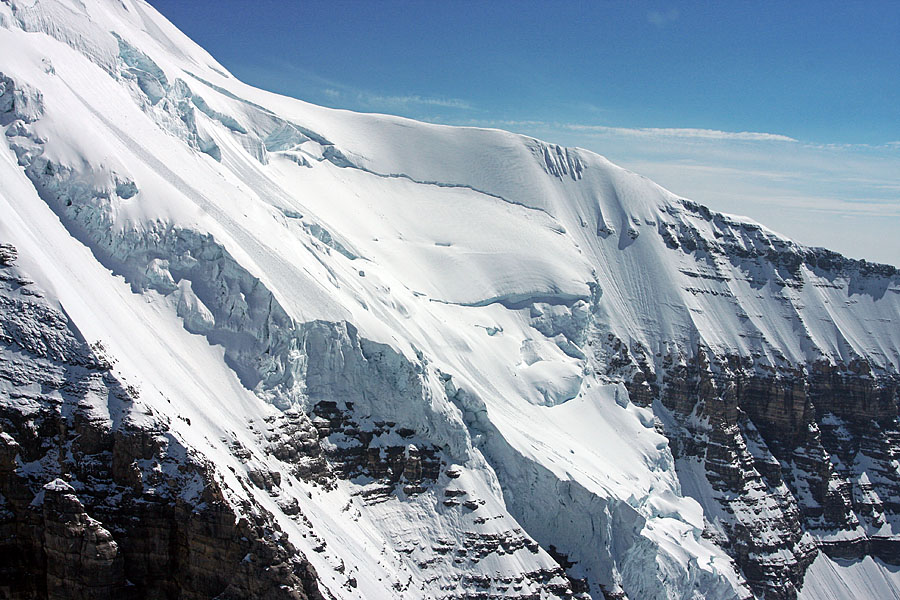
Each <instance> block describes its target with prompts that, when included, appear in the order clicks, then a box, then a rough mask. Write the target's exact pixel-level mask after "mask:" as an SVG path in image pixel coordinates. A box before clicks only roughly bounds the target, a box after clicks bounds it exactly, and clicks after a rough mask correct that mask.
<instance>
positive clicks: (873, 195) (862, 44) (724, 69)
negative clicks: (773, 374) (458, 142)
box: [150, 0, 900, 266]
mask: <svg viewBox="0 0 900 600" xmlns="http://www.w3.org/2000/svg"><path fill="white" fill-rule="evenodd" d="M150 4H151V5H152V6H154V7H155V8H156V9H157V10H159V11H160V12H161V13H162V14H163V15H164V16H166V18H168V19H170V20H171V21H172V22H173V23H174V24H175V25H176V26H177V27H179V29H181V30H182V31H183V32H184V33H185V34H186V35H188V36H189V37H191V38H192V39H194V41H196V42H197V43H198V44H200V45H201V46H203V47H204V48H205V49H206V50H207V51H209V52H210V53H211V54H212V55H213V56H214V57H215V58H216V60H218V61H219V62H221V63H222V64H223V66H225V67H226V68H227V69H229V70H230V71H231V72H232V73H233V74H234V75H235V76H236V77H238V78H239V79H241V80H243V81H245V82H246V83H249V84H251V85H255V86H257V87H261V88H264V89H267V90H270V91H273V92H276V93H281V94H285V95H288V96H292V97H295V98H299V99H301V100H305V101H308V102H312V103H315V104H319V105H323V106H329V107H332V108H343V109H349V110H354V111H358V112H378V113H385V114H393V115H398V116H403V117H408V118H412V119H416V120H420V121H426V122H432V123H439V124H446V125H462V126H476V127H494V128H499V129H504V130H507V131H512V132H515V133H522V134H525V135H530V136H533V137H538V138H541V139H545V140H547V141H550V142H553V143H559V144H562V145H565V146H578V147H582V148H585V149H587V150H591V151H593V152H597V153H599V154H601V155H603V156H605V157H607V158H609V159H610V160H611V161H613V162H614V163H617V164H619V165H621V166H623V167H625V168H628V169H630V170H632V171H635V172H638V173H640V174H642V175H645V176H647V177H649V178H650V179H653V180H654V181H656V182H657V183H659V184H660V185H662V186H664V187H666V188H668V189H669V190H671V191H672V192H674V193H676V194H679V195H682V196H685V197H688V198H691V199H693V200H696V201H698V202H702V203H704V204H706V205H708V206H709V207H710V208H712V209H714V210H718V211H721V212H726V213H732V214H740V215H744V216H747V217H750V218H752V219H754V220H756V221H759V222H760V223H762V224H763V225H765V226H767V227H768V228H770V229H773V230H775V231H777V232H779V233H782V234H784V235H786V236H788V237H790V238H792V239H794V240H796V241H798V242H800V243H803V244H806V245H809V246H824V247H827V248H830V249H832V250H836V251H838V252H841V253H842V254H845V255H847V256H850V257H853V258H858V259H865V260H869V261H874V262H884V263H889V264H893V265H895V266H900V236H897V235H896V232H898V231H900V131H898V124H900V105H897V104H896V102H893V100H892V99H894V98H897V97H900V79H898V78H897V77H896V76H895V74H896V73H897V72H898V71H900V4H897V5H889V4H887V3H859V2H858V3H852V2H851V3H846V2H843V3H838V2H826V3H810V2H803V3H797V4H792V5H791V6H781V5H778V6H774V7H773V6H767V7H761V6H739V7H735V6H730V5H728V6H720V5H712V6H708V5H699V4H692V3H686V4H677V5H668V4H661V3H649V2H633V3H624V2H622V3H618V2H617V3H612V2H611V3H606V4H603V5H599V4H593V3H592V4H589V5H581V4H575V3H571V4H570V3H566V4H559V5H553V7H552V12H553V14H552V15H547V14H546V10H547V9H548V7H547V6H545V5H536V4H530V3H519V4H514V3H510V2H495V3H490V4H484V5H482V4H475V3H457V4H450V5H432V4H422V3H414V2H399V1H391V2H383V3H378V4H365V3H352V2H338V3H336V4H333V3H331V4H325V3H318V2H307V3H303V4H291V5H285V4H283V3H276V2H272V1H271V0H266V1H264V2H260V3H254V4H252V5H248V4H245V3H239V2H234V1H233V0H226V1H224V2H218V3H216V5H215V7H216V8H215V9H212V8H211V6H210V4H208V3H204V2H193V3H178V2H172V1H171V0H153V1H151V2H150ZM460 32H465V35H462V34H460ZM560 40H565V43H563V42H561V41H560ZM361 56H365V60H361V59H360V57H361ZM872 56H877V57H878V59H875V60H873V59H872V58H871V57H872ZM892 74H893V75H892Z"/></svg>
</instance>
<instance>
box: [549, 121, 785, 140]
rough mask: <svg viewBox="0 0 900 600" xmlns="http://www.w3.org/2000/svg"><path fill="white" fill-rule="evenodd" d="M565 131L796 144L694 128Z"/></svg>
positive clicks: (593, 127) (765, 136) (583, 128)
mask: <svg viewBox="0 0 900 600" xmlns="http://www.w3.org/2000/svg"><path fill="white" fill-rule="evenodd" d="M563 127H564V128H565V129H569V130H572V131H581V132H585V133H591V132H594V133H601V134H612V135H627V136H639V137H675V138H701V139H711V140H745V141H754V142H761V141H766V142H796V141H797V140H795V139H794V138H792V137H788V136H786V135H780V134H777V133H760V132H757V131H719V130H718V129H693V128H659V127H638V128H629V127H607V126H604V125H581V124H578V123H565V124H563Z"/></svg>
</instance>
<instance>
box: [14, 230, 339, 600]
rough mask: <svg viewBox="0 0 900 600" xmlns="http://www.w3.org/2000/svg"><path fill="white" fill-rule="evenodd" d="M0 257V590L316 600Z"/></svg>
mask: <svg viewBox="0 0 900 600" xmlns="http://www.w3.org/2000/svg"><path fill="white" fill-rule="evenodd" d="M2 253H3V254H2V256H3V266H2V267H0V343H2V345H0V390H2V395H0V398H2V399H0V557H2V559H0V564H2V567H0V582H2V584H0V592H2V596H3V597H4V598H153V597H179V598H198V599H199V598H212V597H216V598H249V597H267V598H291V599H294V600H297V599H300V598H310V599H312V598H322V597H323V596H322V595H321V594H320V592H319V590H318V587H317V582H316V574H315V571H314V570H313V569H312V567H311V566H310V565H309V563H308V562H307V561H306V560H305V559H304V558H303V556H302V554H300V553H299V552H298V551H297V550H296V549H295V548H293V547H292V546H291V545H290V543H289V542H288V541H287V540H286V539H284V535H283V534H282V533H281V532H280V531H279V527H278V526H277V525H276V524H275V523H274V521H273V520H272V516H271V514H268V513H267V511H265V509H263V508H261V507H259V506H253V505H251V504H249V503H247V504H245V505H243V506H233V505H232V504H231V503H230V502H229V501H228V500H227V499H226V497H225V494H224V493H223V491H222V488H221V485H222V484H221V483H220V482H219V481H217V479H216V476H215V471H214V469H212V468H211V465H209V464H208V463H206V462H205V460H204V459H203V458H202V456H200V455H198V454H196V453H195V452H193V451H191V450H190V449H188V448H187V447H185V446H184V444H183V442H181V441H180V440H179V439H177V437H175V436H173V435H172V433H171V432H170V431H169V430H168V427H167V426H166V423H165V421H164V419H163V418H161V417H160V416H159V415H156V414H154V412H153V411H152V410H151V409H149V408H148V407H146V406H143V405H142V404H141V402H140V398H139V393H138V391H137V390H136V388H134V387H128V386H125V385H123V384H122V383H121V382H120V381H118V380H117V379H116V377H115V376H114V375H113V374H112V373H111V372H110V366H111V365H110V361H111V360H113V358H112V357H110V356H108V355H106V354H105V353H104V351H103V348H102V347H100V346H94V347H93V348H90V347H88V345H87V344H86V343H85V342H84V341H83V340H82V339H80V335H79V333H78V331H77V330H75V329H73V328H72V326H71V323H70V321H69V320H68V319H67V317H66V315H65V314H63V313H61V312H60V311H59V310H58V309H56V308H54V307H53V306H52V305H51V304H50V303H48V302H47V301H46V300H45V299H44V296H43V293H42V292H41V290H40V289H38V288H37V287H36V286H35V284H34V283H33V282H32V281H30V280H28V279H27V278H26V277H25V275H24V274H23V273H22V272H21V271H20V270H18V269H16V268H15V267H14V262H15V260H14V259H15V257H16V252H15V248H14V247H13V246H11V245H4V246H3V247H2Z"/></svg>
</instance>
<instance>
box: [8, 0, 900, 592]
mask: <svg viewBox="0 0 900 600" xmlns="http://www.w3.org/2000/svg"><path fill="white" fill-rule="evenodd" d="M0 113H2V118H3V120H2V121H0V125H2V126H3V127H4V129H5V136H3V137H2V140H3V141H2V143H0V241H3V242H8V243H11V244H13V245H14V246H16V248H17V249H18V252H19V259H18V263H17V264H18V265H20V267H21V269H22V271H23V272H24V273H27V274H28V276H29V277H30V278H32V279H34V280H35V282H36V284H37V285H39V286H40V287H41V288H42V289H43V290H44V291H45V292H46V294H47V297H48V299H49V300H50V301H51V302H52V303H54V304H55V305H56V306H57V307H59V308H60V309H61V310H62V311H64V313H65V315H67V316H68V318H69V319H70V320H71V322H72V323H73V324H74V326H75V327H76V328H77V330H78V331H79V332H80V334H81V335H82V336H83V337H84V339H85V340H87V341H89V342H93V341H97V340H99V341H102V344H103V346H104V347H105V348H106V350H107V351H108V353H109V355H110V356H112V357H115V359H116V360H117V362H116V364H115V372H116V374H117V376H119V377H120V378H121V379H122V381H124V382H127V383H130V384H133V385H135V386H136V387H137V388H139V390H140V402H139V403H137V404H136V406H135V408H134V410H135V411H139V410H140V407H142V406H146V407H148V408H149V409H151V410H152V411H154V412H155V413H156V414H159V415H164V416H167V417H169V418H170V419H171V428H172V431H173V433H174V434H175V435H177V436H178V438H179V439H180V440H182V441H183V442H184V444H185V445H186V446H188V447H190V448H192V449H195V450H196V451H198V452H200V453H202V454H203V455H204V456H206V457H208V458H209V459H210V460H211V461H212V463H214V464H215V466H216V473H217V477H219V478H220V479H221V481H222V482H223V484H224V485H225V486H226V487H227V489H228V490H230V492H229V493H230V494H232V497H233V499H234V500H235V502H236V503H237V501H238V499H239V498H240V497H241V496H242V495H252V496H253V497H254V498H255V499H256V501H257V502H259V503H260V504H261V505H262V506H264V507H265V508H266V509H267V510H269V511H271V513H272V514H273V515H274V516H275V518H276V519H277V521H278V523H279V524H280V525H281V527H282V529H283V531H284V532H285V533H286V535H287V536H288V538H289V539H290V540H291V542H292V543H293V544H294V545H295V546H296V547H297V548H298V549H299V550H300V551H301V552H303V553H304V554H305V555H306V557H307V558H308V559H309V560H310V561H311V562H312V563H313V565H314V566H315V568H316V571H317V573H318V575H319V577H320V580H321V585H322V586H323V587H325V588H327V589H328V590H329V591H330V593H331V594H332V595H333V596H334V597H336V598H359V597H364V598H397V597H405V598H431V597H441V596H443V595H445V594H448V593H449V591H448V590H450V591H452V590H457V589H461V588H460V586H462V587H465V586H466V585H472V584H471V581H472V580H467V579H465V578H466V577H472V576H478V577H484V578H485V580H486V581H488V583H487V584H485V585H486V586H487V590H488V591H490V592H491V593H494V594H504V593H512V592H513V591H514V586H512V587H511V585H510V584H508V583H507V584H503V583H502V582H503V579H504V578H509V579H510V580H511V579H513V578H515V577H516V576H519V575H521V574H523V573H535V572H538V571H544V572H546V573H548V575H547V576H546V579H547V580H546V581H539V580H538V579H528V578H525V580H524V581H520V582H519V583H518V584H517V585H519V586H520V589H519V590H516V592H517V593H522V594H526V593H534V594H537V595H539V596H546V595H549V592H548V591H547V589H550V588H548V587H547V584H548V582H549V583H553V584H555V585H557V586H558V588H559V589H562V590H565V589H567V588H569V591H570V592H573V591H574V592H577V591H578V590H572V589H571V582H570V581H569V580H568V579H566V578H565V577H563V576H562V575H561V574H560V571H559V569H558V562H557V559H556V558H554V556H551V553H550V552H551V550H552V552H553V553H555V554H559V555H564V556H565V557H567V560H568V561H571V562H572V563H574V564H573V565H572V566H571V567H570V568H569V569H568V571H567V573H568V575H569V576H570V577H572V578H573V579H580V578H583V579H585V580H586V582H587V589H586V590H584V592H586V593H589V594H590V595H591V596H592V597H594V598H602V597H603V594H604V592H605V593H607V594H615V593H618V594H624V595H626V596H627V597H628V598H631V599H632V600H636V599H671V600H675V599H700V598H716V599H726V598H735V599H737V598H747V597H749V596H750V594H751V592H750V589H749V588H748V586H747V583H746V581H745V579H744V575H743V574H742V573H741V571H740V569H739V568H738V567H737V566H736V564H735V562H734V561H733V560H732V559H731V558H730V557H729V555H728V554H727V553H726V552H725V550H723V549H722V548H721V547H720V546H719V545H717V543H716V538H715V536H711V535H707V533H708V532H709V531H710V530H711V525H710V523H712V522H713V520H714V515H711V514H709V511H710V510H711V509H710V503H709V502H704V500H703V498H702V497H701V498H699V500H700V502H698V498H697V496H699V495H701V494H703V493H704V489H705V488H704V485H705V483H704V482H705V480H703V481H700V482H699V483H698V480H697V478H696V477H694V476H691V475H690V474H689V473H688V470H685V473H686V474H685V475H681V476H680V475H679V473H677V472H676V468H675V466H676V461H675V458H674V457H673V453H672V450H671V448H670V444H669V440H668V439H667V438H666V436H665V435H664V431H665V425H666V423H667V422H668V421H667V420H668V419H670V418H671V417H670V416H669V414H668V412H667V411H666V409H665V408H664V407H662V406H661V405H659V403H658V402H657V403H656V404H654V405H651V406H640V405H638V404H636V403H635V402H634V401H633V399H632V398H630V397H629V392H628V391H627V390H626V388H625V386H624V385H623V384H622V383H623V381H625V380H626V379H628V378H630V377H631V376H633V375H634V373H635V372H637V369H638V367H637V365H639V364H647V365H651V366H652V367H653V369H654V370H655V371H659V372H661V370H662V369H663V364H662V361H663V359H664V357H675V360H676V361H678V360H680V361H682V362H683V363H684V362H686V361H688V360H690V359H691V357H692V356H693V355H694V354H695V352H696V350H697V349H698V348H700V347H702V348H707V349H710V351H712V352H719V353H722V354H731V355H738V356H742V357H752V358H753V360H754V361H756V362H755V364H756V365H759V368H761V369H764V368H772V369H776V368H781V367H784V366H785V365H794V364H800V363H813V362H816V361H819V362H823V363H828V364H837V363H850V362H852V361H853V360H854V359H856V358H859V357H867V358H868V359H869V361H870V363H871V364H872V365H873V366H874V368H875V369H876V370H877V369H881V370H884V371H890V372H896V371H898V370H900V326H898V322H900V308H898V307H900V283H898V277H897V275H896V274H895V273H894V272H893V271H891V270H890V267H883V266H878V265H872V264H870V263H869V264H867V263H864V262H863V263H857V262H850V261H846V259H843V258H841V257H837V256H836V255H830V254H824V252H825V251H820V250H812V249H807V248H803V247H801V246H798V245H796V244H794V243H793V242H791V241H789V240H787V239H785V238H783V237H781V236H779V235H778V234H776V233H773V232H771V231H769V230H767V229H766V228H764V227H762V226H760V225H758V224H755V223H753V222H750V221H747V220H745V219H742V218H740V217H733V216H728V215H720V214H716V213H711V212H710V211H708V210H706V209H705V208H703V207H700V206H698V205H696V204H694V203H692V202H690V201H687V200H685V199H682V198H679V197H677V196H676V195H674V194H672V193H670V192H668V191H667V190H665V189H662V188H661V187H659V186H657V185H655V184H654V183H653V182H651V181H649V180H647V179H646V178H644V177H641V176H640V175H637V174H634V173H631V172H628V171H626V170H624V169H621V168H619V167H617V166H615V165H613V164H611V163H610V162H608V161H607V160H605V159H604V158H602V157H600V156H597V155H595V154H593V153H591V152H588V151H585V150H581V149H572V148H561V147H559V146H556V145H553V144H548V143H545V142H542V141H539V140H535V139H531V138H528V137H524V136H520V135H514V134H511V133H508V132H504V131H498V130H486V129H474V128H460V127H446V126H439V125H431V124H425V123H419V122H414V121H410V120H407V119H403V118H399V117H393V116H386V115H371V114H358V113H352V112H347V111H341V110H332V109H326V108H322V107H318V106H314V105H310V104H307V103H304V102H302V101H299V100H295V99H291V98H286V97H282V96H278V95H275V94H271V93H268V92H265V91H263V90H259V89H255V88H253V87H250V86H248V85H245V84H243V83H241V82H240V81H237V80H236V79H235V78H234V77H232V76H231V75H229V74H228V72H227V70H226V69H225V68H224V67H222V66H221V65H219V64H218V63H217V62H216V61H215V60H214V59H213V58H212V57H211V56H209V55H208V54H207V53H206V52H205V51H203V50H202V49H201V48H199V47H198V46H196V45H195V44H194V43H193V42H191V41H190V40H189V39H187V38H186V37H185V36H184V35H183V34H181V33H180V32H179V31H177V30H176V29H175V28H174V27H173V26H172V25H171V24H170V23H168V22H167V21H166V20H165V19H164V18H163V17H162V16H161V15H159V14H158V13H157V12H156V11H155V10H153V9H152V8H151V7H150V6H149V5H147V4H146V3H144V2H140V1H136V0H121V1H117V2H113V1H109V2H106V1H101V0H81V1H79V0H38V1H36V2H20V1H16V0H13V1H11V2H7V1H4V2H0ZM796 256H801V257H805V258H804V259H803V260H800V261H799V263H798V262H796V261H795V262H791V261H792V260H793V257H796ZM823 256H825V257H826V258H828V260H829V261H831V262H830V263H828V264H826V261H825V259H824V258H819V257H823ZM782 258H783V260H782ZM816 261H819V262H816ZM832 263H833V264H832ZM798 282H799V283H798ZM623 347H624V348H625V349H626V352H625V355H626V357H627V358H626V359H625V360H622V361H621V362H615V361H614V360H613V359H614V358H615V357H616V356H620V355H618V354H616V352H619V348H623ZM628 351H630V352H628ZM322 402H328V403H334V404H335V405H336V406H337V409H339V410H343V411H345V412H347V414H352V416H353V419H354V420H355V421H354V422H355V423H356V424H357V425H358V428H359V429H361V430H363V431H369V432H373V431H374V432H380V431H381V430H380V429H379V428H380V427H382V426H381V425H379V423H382V424H383V423H390V424H393V429H391V430H390V431H385V432H383V433H377V434H373V437H372V439H371V440H369V442H368V443H369V449H370V450H372V449H374V452H375V454H378V452H379V450H378V449H379V448H381V450H380V452H381V455H382V456H386V453H387V452H388V448H392V447H405V448H406V450H405V452H406V456H407V457H408V456H409V453H410V452H412V453H413V454H415V453H417V452H420V451H425V450H427V449H434V450H433V451H434V452H436V453H437V454H436V455H437V456H438V457H439V460H440V461H441V464H442V470H441V471H440V473H439V475H438V476H437V477H435V478H434V479H433V481H430V482H429V483H428V484H427V485H425V486H424V487H425V489H424V491H420V492H417V493H415V494H412V493H410V494H407V493H405V492H404V491H403V490H402V489H400V488H397V489H394V490H392V491H390V492H389V493H387V495H386V497H384V498H382V499H380V501H378V502H369V501H367V499H366V498H367V497H368V496H367V495H366V494H365V493H363V492H366V490H371V489H374V488H375V487H377V481H376V479H377V478H375V479H373V478H372V477H367V476H365V475H357V476H353V477H350V478H338V479H337V480H336V483H335V485H333V486H323V485H319V484H317V483H316V482H314V481H310V480H306V479H304V478H302V477H299V476H297V475H296V474H294V472H293V471H292V470H291V465H290V464H289V462H288V461H285V460H281V459H279V458H277V457H276V456H275V455H274V454H273V453H271V452H270V451H269V450H268V448H269V445H270V444H271V443H273V440H274V439H276V438H277V436H278V435H280V434H279V428H280V427H282V426H285V427H286V426H287V424H289V423H290V422H291V420H292V419H300V417H299V416H298V415H300V414H307V415H310V416H312V415H320V413H318V412H316V410H315V408H316V407H317V406H322V405H321V404H320V403H322ZM98 403H100V404H99V405H98V406H100V405H102V399H98ZM101 408H102V406H101ZM313 422H314V423H315V422H316V421H315V419H313ZM409 431H411V432H414V433H413V434H408V432H409ZM398 432H401V433H398ZM358 443H359V442H358V441H357V440H356V439H352V436H350V435H349V434H346V432H345V433H344V434H339V433H335V434H332V435H330V436H328V437H327V438H326V439H325V441H323V444H324V445H325V446H326V450H327V449H329V448H330V450H331V451H334V452H340V451H341V449H342V448H344V447H354V446H355V445H358ZM237 447H240V448H242V449H243V450H244V451H243V452H240V453H236V452H235V448H237ZM251 472H252V473H253V474H257V473H268V474H271V473H278V474H280V475H279V477H278V482H277V484H276V485H274V486H263V487H259V486H255V485H246V481H247V480H248V477H250V474H251ZM448 472H449V473H450V475H448ZM699 477H700V478H701V479H702V477H703V476H702V474H701V475H700V476H699ZM242 482H244V483H242ZM683 482H687V483H686V484H685V485H684V487H683ZM267 488H268V489H267ZM448 491H449V492H452V493H449V494H448ZM459 491H461V492H462V494H457V492H459ZM454 494H457V495H456V496H454ZM692 495H693V496H694V497H692ZM448 498H451V499H453V498H460V501H458V502H456V501H455V500H454V502H455V504H454V503H453V502H448V501H447V499H448ZM466 499H468V500H471V502H472V505H473V506H475V507H476V508H475V509H474V510H473V509H470V508H467V507H465V506H464V505H463V504H461V502H462V501H463V500H466ZM291 505H296V506H299V511H300V513H301V514H302V515H305V520H301V519H298V518H296V517H295V516H293V515H292V514H288V513H289V512H292V511H286V510H285V506H291ZM704 507H706V509H707V512H706V513H705V512H704ZM898 526H900V523H888V524H886V525H885V527H887V528H893V530H892V531H893V533H894V534H900V532H898V531H897V529H896V528H897V527H898ZM713 529H714V528H713ZM479 536H481V537H480V538H479ZM491 536H494V537H493V538H492V537H491ZM475 538H479V539H482V540H487V539H494V540H497V539H501V538H502V539H503V540H506V541H503V542H499V543H500V545H501V546H503V547H504V548H505V550H504V551H503V552H492V553H487V554H486V555H485V556H483V557H478V558H475V557H473V552H472V550H471V549H470V550H469V551H468V552H469V553H468V555H463V554H459V555H458V554H457V553H456V550H457V549H459V548H466V547H468V548H471V540H472V539H475ZM531 540H534V542H535V543H532V542H531ZM467 544H469V545H468V546H467ZM442 548H443V549H452V552H451V551H450V550H447V551H443V552H439V551H438V550H440V549H442ZM435 549H438V550H435ZM454 557H456V558H457V559H458V560H454ZM557 558H558V557H557ZM423 565H425V566H424V567H423ZM350 578H352V580H353V584H352V585H349V584H348V582H349V580H350ZM467 581H469V584H467V583H466V582H467ZM504 585H505V586H506V587H504ZM863 597H872V598H875V597H878V598H894V597H900V579H898V576H897V573H896V567H891V566H889V565H886V564H884V563H882V562H880V561H879V560H877V559H872V558H869V557H867V558H865V559H864V560H862V561H857V562H841V561H835V560H832V559H829V558H827V557H826V556H825V555H820V556H819V557H818V558H817V559H816V561H815V563H814V564H813V566H812V567H811V569H810V570H809V571H808V572H807V575H806V580H805V583H804V586H803V589H802V591H801V594H800V598H802V599H803V600H814V599H816V600H818V599H822V600H824V599H828V600H831V599H835V600H837V599H851V598H853V599H859V598H863Z"/></svg>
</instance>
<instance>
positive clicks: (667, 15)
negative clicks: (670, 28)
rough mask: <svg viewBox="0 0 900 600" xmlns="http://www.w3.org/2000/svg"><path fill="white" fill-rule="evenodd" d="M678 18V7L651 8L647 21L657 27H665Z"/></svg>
mask: <svg viewBox="0 0 900 600" xmlns="http://www.w3.org/2000/svg"><path fill="white" fill-rule="evenodd" d="M677 20H678V9H677V8H670V9H669V10H651V11H650V12H648V13H647V21H648V22H649V23H650V24H651V25H654V26H656V27H659V28H663V27H665V26H666V25H668V24H669V23H674V22H675V21H677Z"/></svg>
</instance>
